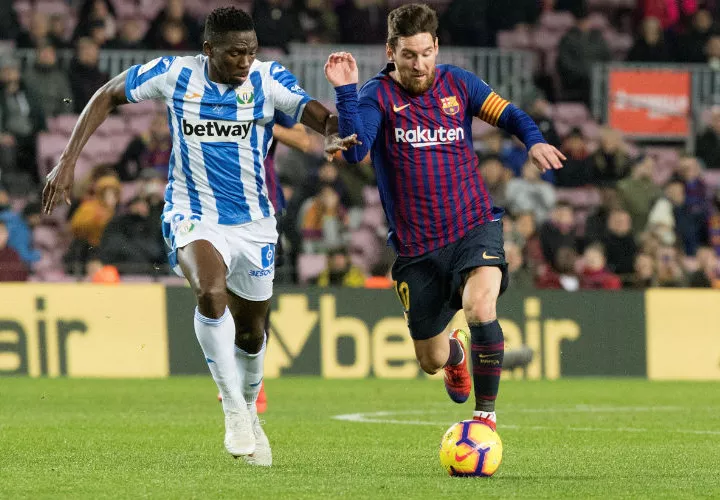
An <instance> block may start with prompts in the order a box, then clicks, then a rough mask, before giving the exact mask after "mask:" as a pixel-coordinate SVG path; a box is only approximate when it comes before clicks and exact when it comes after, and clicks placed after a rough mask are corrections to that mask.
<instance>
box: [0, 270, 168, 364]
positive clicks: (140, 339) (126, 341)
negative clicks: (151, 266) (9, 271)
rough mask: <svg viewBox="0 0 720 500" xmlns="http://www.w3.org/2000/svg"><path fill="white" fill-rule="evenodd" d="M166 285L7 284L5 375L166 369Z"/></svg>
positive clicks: (1, 289)
mask: <svg viewBox="0 0 720 500" xmlns="http://www.w3.org/2000/svg"><path fill="white" fill-rule="evenodd" d="M166 317H167V316H166V314H165V289H164V287H163V286H161V285H125V286H106V285H93V284H62V285H59V284H55V285H50V284H47V285H46V284H7V285H2V286H0V375H30V376H34V377H37V376H49V377H57V376H70V377H161V376H165V375H167V373H168V342H167V339H168V336H167V325H166V322H165V321H166Z"/></svg>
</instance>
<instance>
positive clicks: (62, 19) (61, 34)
mask: <svg viewBox="0 0 720 500" xmlns="http://www.w3.org/2000/svg"><path fill="white" fill-rule="evenodd" d="M67 30H68V16H67V15H65V14H53V15H52V16H50V32H49V33H48V40H49V41H50V44H51V45H52V46H53V47H55V48H56V49H67V48H69V47H71V44H70V42H69V41H68V36H67Z"/></svg>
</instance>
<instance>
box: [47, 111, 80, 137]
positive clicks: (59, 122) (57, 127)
mask: <svg viewBox="0 0 720 500" xmlns="http://www.w3.org/2000/svg"><path fill="white" fill-rule="evenodd" d="M77 120H78V115H73V114H67V115H58V116H56V117H54V118H50V119H49V120H48V130H49V131H50V132H54V133H57V134H65V135H67V136H68V137H70V134H71V133H72V131H73V129H74V128H75V124H76V123H77Z"/></svg>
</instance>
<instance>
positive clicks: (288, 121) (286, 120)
mask: <svg viewBox="0 0 720 500" xmlns="http://www.w3.org/2000/svg"><path fill="white" fill-rule="evenodd" d="M273 119H274V120H275V124H276V125H280V126H281V127H285V128H293V127H294V126H295V124H297V122H296V121H295V120H293V119H292V118H291V117H289V116H288V115H286V114H285V113H283V112H282V111H277V110H276V111H275V116H274V118H273Z"/></svg>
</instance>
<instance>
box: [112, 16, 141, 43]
mask: <svg viewBox="0 0 720 500" xmlns="http://www.w3.org/2000/svg"><path fill="white" fill-rule="evenodd" d="M144 36H145V33H144V30H143V23H142V20H140V19H125V20H124V21H123V22H122V24H120V32H119V33H118V36H117V37H116V38H114V39H113V40H110V41H108V43H107V45H106V47H107V48H108V49H116V50H145V49H147V47H146V46H145V43H144V41H143V38H144Z"/></svg>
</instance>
